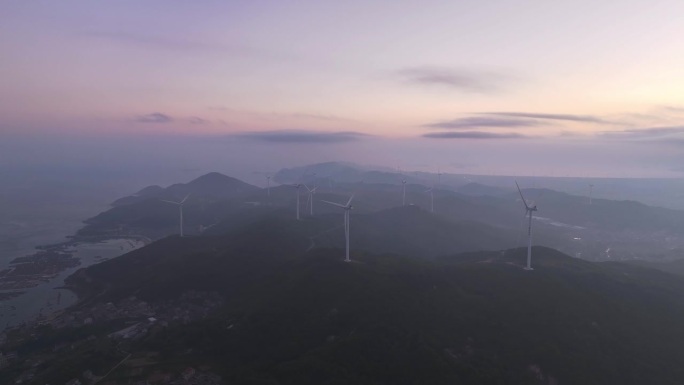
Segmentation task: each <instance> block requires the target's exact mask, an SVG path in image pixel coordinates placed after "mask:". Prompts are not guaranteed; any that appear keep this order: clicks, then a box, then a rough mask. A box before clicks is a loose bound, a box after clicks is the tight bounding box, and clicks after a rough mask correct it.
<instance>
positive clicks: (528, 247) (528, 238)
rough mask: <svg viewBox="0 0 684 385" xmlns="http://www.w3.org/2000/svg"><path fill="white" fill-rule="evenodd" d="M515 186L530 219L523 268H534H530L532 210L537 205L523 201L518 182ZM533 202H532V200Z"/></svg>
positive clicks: (535, 209)
mask: <svg viewBox="0 0 684 385" xmlns="http://www.w3.org/2000/svg"><path fill="white" fill-rule="evenodd" d="M515 186H516V187H517V188H518V192H519V193H520V198H522V201H523V204H524V205H525V215H529V216H530V219H529V222H528V225H527V266H526V267H525V270H534V269H532V266H531V264H532V212H533V211H537V205H534V206H532V207H530V206H529V205H528V204H527V201H525V197H524V196H523V194H522V191H520V186H518V182H515ZM533 203H534V202H533Z"/></svg>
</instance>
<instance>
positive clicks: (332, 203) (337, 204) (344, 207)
mask: <svg viewBox="0 0 684 385" xmlns="http://www.w3.org/2000/svg"><path fill="white" fill-rule="evenodd" d="M321 202H325V203H327V204H329V205H333V206H337V207H342V208H343V209H346V208H347V206H345V205H341V204H339V203H335V202H328V201H324V200H321Z"/></svg>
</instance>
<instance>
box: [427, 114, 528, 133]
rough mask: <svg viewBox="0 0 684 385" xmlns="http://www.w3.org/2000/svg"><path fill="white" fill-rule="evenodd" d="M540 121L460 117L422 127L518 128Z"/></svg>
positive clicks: (456, 128) (455, 128)
mask: <svg viewBox="0 0 684 385" xmlns="http://www.w3.org/2000/svg"><path fill="white" fill-rule="evenodd" d="M539 125H540V123H539V122H537V121H535V120H529V119H501V118H488V117H470V118H461V119H454V120H446V121H442V122H436V123H430V124H425V125H423V127H429V128H447V129H454V130H469V129H472V128H482V127H506V128H519V127H535V126H539Z"/></svg>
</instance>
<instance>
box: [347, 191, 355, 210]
mask: <svg viewBox="0 0 684 385" xmlns="http://www.w3.org/2000/svg"><path fill="white" fill-rule="evenodd" d="M352 199H354V194H352V196H350V197H349V200H348V201H347V207H348V206H349V205H350V204H351V201H352Z"/></svg>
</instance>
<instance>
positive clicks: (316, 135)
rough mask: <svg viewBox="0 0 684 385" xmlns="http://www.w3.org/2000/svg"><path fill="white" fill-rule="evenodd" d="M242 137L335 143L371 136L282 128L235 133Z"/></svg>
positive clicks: (290, 141) (262, 139)
mask: <svg viewBox="0 0 684 385" xmlns="http://www.w3.org/2000/svg"><path fill="white" fill-rule="evenodd" d="M235 136H236V137H237V138H240V139H247V140H252V141H259V142H268V143H283V144H292V143H316V144H333V143H349V142H356V141H359V140H360V139H362V138H364V137H369V135H367V134H363V133H360V132H353V131H340V132H320V131H299V130H282V131H261V132H245V133H241V134H236V135H235Z"/></svg>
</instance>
